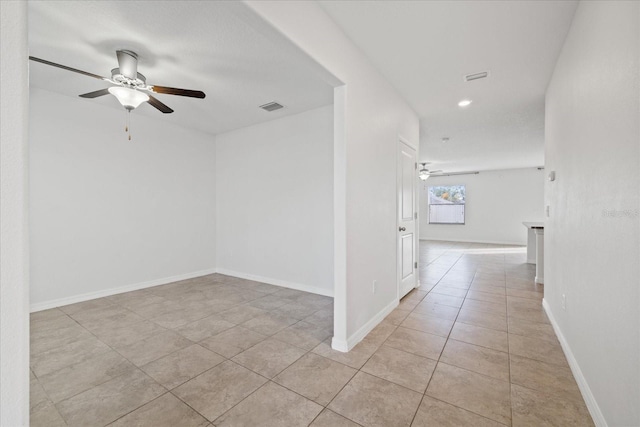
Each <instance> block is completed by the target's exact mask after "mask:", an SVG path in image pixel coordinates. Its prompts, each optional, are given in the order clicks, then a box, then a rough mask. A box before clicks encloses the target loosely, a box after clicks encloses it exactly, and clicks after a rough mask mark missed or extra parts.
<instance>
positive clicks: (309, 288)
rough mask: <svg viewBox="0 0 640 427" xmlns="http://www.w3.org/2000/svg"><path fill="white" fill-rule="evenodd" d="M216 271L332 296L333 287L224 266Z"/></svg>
mask: <svg viewBox="0 0 640 427" xmlns="http://www.w3.org/2000/svg"><path fill="white" fill-rule="evenodd" d="M217 272H218V273H220V274H226V275H227V276H233V277H238V278H240V279H247V280H255V281H256V282H262V283H268V284H270V285H276V286H282V287H285V288H290V289H295V290H298V291H304V292H310V293H312V294H318V295H324V296H326V297H333V289H330V290H328V289H324V288H318V287H317V286H310V285H303V284H301V283H294V282H287V281H286V280H280V279H272V278H270V277H263V276H256V275H255V274H248V273H240V272H238V271H233V270H227V269H226V268H218V269H217Z"/></svg>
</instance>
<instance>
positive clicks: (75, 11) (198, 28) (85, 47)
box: [29, 1, 333, 134]
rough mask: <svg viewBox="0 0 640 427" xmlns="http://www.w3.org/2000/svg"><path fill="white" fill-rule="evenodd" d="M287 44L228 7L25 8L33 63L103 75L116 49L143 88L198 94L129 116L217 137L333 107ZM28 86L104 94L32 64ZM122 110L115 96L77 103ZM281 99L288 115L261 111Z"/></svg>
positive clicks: (83, 4) (89, 4) (91, 84)
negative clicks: (132, 65) (125, 53)
mask: <svg viewBox="0 0 640 427" xmlns="http://www.w3.org/2000/svg"><path fill="white" fill-rule="evenodd" d="M288 43H289V42H287V41H285V40H284V39H282V40H277V41H276V40H274V38H273V37H266V36H265V35H264V32H261V31H258V30H256V29H255V28H254V27H252V26H251V25H250V24H249V23H247V20H246V19H243V18H242V17H241V14H239V13H238V12H237V7H234V5H232V4H230V3H227V2H207V1H184V2H179V1H154V2H151V1H127V2H123V1H31V2H29V51H30V55H32V56H36V57H39V58H43V59H46V60H49V61H52V62H56V63H59V64H63V65H67V66H70V67H73V68H78V69H81V70H84V71H88V72H91V73H94V74H98V75H101V76H106V77H110V75H111V74H110V71H111V69H112V68H116V67H117V66H118V64H117V60H116V55H115V51H116V49H129V50H133V51H134V52H137V53H138V54H139V62H138V72H140V73H142V74H144V75H145V76H146V78H147V83H148V84H157V85H162V86H172V87H179V88H184V89H196V90H202V91H204V92H205V93H206V95H207V96H206V98H205V99H203V100H200V99H192V98H185V97H181V96H171V95H156V97H157V98H158V99H159V100H160V101H162V102H164V103H165V104H167V105H168V106H169V107H171V108H173V109H174V110H175V112H174V113H172V114H165V115H163V114H162V113H160V112H159V111H157V110H155V109H154V108H153V107H151V106H150V105H147V104H143V105H141V106H140V107H138V109H136V110H135V111H134V113H133V114H141V115H145V116H149V117H155V118H160V119H162V120H166V121H167V122H171V123H174V124H178V125H182V126H186V127H189V128H193V129H198V130H200V131H204V132H208V133H212V134H216V133H221V132H226V131H229V130H232V129H237V128H241V127H245V126H249V125H252V124H256V123H260V122H264V121H267V120H272V119H275V118H278V117H282V116H285V115H290V114H295V113H299V112H302V111H306V110H309V109H312V108H316V107H320V106H322V105H327V104H331V103H332V102H333V88H332V87H331V86H330V85H329V84H327V83H326V82H325V80H323V79H322V78H321V77H320V76H319V75H318V74H317V72H316V71H315V70H313V69H312V67H310V66H309V65H308V58H304V57H303V55H302V54H299V53H297V52H295V49H292V48H291V46H288V45H287V44H288ZM30 84H31V85H33V86H36V87H40V88H44V89H48V90H51V91H53V92H58V93H61V94H64V95H68V96H74V97H76V96H77V95H79V94H82V93H86V92H92V91H95V90H98V89H102V88H105V87H108V83H106V82H101V81H99V80H96V79H92V78H90V77H86V76H82V75H80V74H76V73H72V72H68V71H64V70H60V69H57V68H54V67H50V66H47V65H43V64H39V63H34V62H31V63H30ZM78 99H80V100H81V101H82V102H94V103H101V104H104V105H109V106H112V107H113V108H122V107H121V106H120V104H118V102H117V100H116V99H115V98H114V97H113V96H104V97H101V98H96V99H89V100H87V99H82V98H78ZM270 101H278V102H279V103H281V104H283V105H285V106H286V108H285V109H282V110H279V111H276V112H272V113H268V112H265V111H263V110H261V109H259V108H258V106H259V105H262V104H265V103H267V102H270Z"/></svg>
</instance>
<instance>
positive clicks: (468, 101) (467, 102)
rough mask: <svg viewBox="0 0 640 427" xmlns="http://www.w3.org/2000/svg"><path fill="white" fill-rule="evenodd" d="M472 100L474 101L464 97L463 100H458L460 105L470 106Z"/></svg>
mask: <svg viewBox="0 0 640 427" xmlns="http://www.w3.org/2000/svg"><path fill="white" fill-rule="evenodd" d="M472 102H473V101H471V100H470V99H463V100H462V101H460V102H458V107H468V106H469V105H471V103H472Z"/></svg>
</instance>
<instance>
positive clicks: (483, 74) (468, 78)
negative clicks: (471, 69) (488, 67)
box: [464, 71, 489, 82]
mask: <svg viewBox="0 0 640 427" xmlns="http://www.w3.org/2000/svg"><path fill="white" fill-rule="evenodd" d="M486 77H489V72H488V71H483V72H481V73H473V74H467V75H466V76H464V81H465V82H470V81H473V80H478V79H484V78H486Z"/></svg>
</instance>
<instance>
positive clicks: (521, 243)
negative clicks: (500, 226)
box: [419, 237, 527, 246]
mask: <svg viewBox="0 0 640 427" xmlns="http://www.w3.org/2000/svg"><path fill="white" fill-rule="evenodd" d="M419 240H433V241H434V242H457V243H486V244H489V245H512V246H527V242H505V241H501V240H469V239H436V238H431V237H420V239H419Z"/></svg>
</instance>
